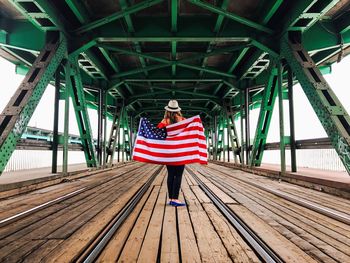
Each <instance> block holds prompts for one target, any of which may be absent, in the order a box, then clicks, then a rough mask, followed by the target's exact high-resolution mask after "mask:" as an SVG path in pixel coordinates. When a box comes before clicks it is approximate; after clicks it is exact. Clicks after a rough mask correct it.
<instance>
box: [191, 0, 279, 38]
mask: <svg viewBox="0 0 350 263" xmlns="http://www.w3.org/2000/svg"><path fill="white" fill-rule="evenodd" d="M188 1H189V2H190V3H192V4H194V5H197V6H200V7H202V8H204V9H207V10H209V11H211V12H213V13H216V14H219V15H223V16H225V17H227V18H229V19H232V20H234V21H236V22H238V23H241V24H243V25H246V26H249V27H252V28H254V29H256V30H259V31H262V32H265V33H268V34H273V30H272V29H270V28H268V27H266V26H263V25H261V24H259V23H256V22H254V21H251V20H249V19H246V18H244V17H241V16H238V15H235V14H233V13H230V12H228V11H226V10H224V9H222V8H219V7H217V6H214V5H211V4H209V3H207V2H202V1H200V0H188Z"/></svg>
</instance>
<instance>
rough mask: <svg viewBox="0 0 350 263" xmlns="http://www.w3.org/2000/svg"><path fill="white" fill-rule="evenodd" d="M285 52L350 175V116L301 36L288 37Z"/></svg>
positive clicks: (284, 55) (283, 48) (283, 49)
mask: <svg viewBox="0 0 350 263" xmlns="http://www.w3.org/2000/svg"><path fill="white" fill-rule="evenodd" d="M281 53H282V55H283V57H284V58H285V59H286V60H287V62H288V64H289V66H290V67H291V69H292V70H293V72H294V74H295V76H296V77H297V79H298V81H299V83H300V85H301V87H302V88H303V90H304V92H305V94H306V96H307V98H308V99H309V101H310V103H311V105H312V107H313V109H314V111H315V113H316V115H317V117H318V118H319V120H320V122H321V124H322V126H323V128H324V129H325V131H326V133H327V135H328V136H329V138H330V140H331V142H332V145H333V147H334V149H335V150H336V151H337V153H338V155H339V157H340V159H341V160H342V162H343V164H344V166H345V168H346V170H347V172H348V173H349V174H350V117H349V115H348V113H347V112H346V110H345V108H344V107H343V105H342V104H341V103H340V101H339V100H338V98H337V96H336V95H335V93H334V92H333V91H332V89H331V88H330V86H329V85H328V83H327V82H326V80H325V79H324V78H323V76H322V74H321V72H320V70H319V69H318V68H317V67H316V65H315V63H314V61H313V60H312V59H311V57H310V56H309V54H308V53H307V52H306V51H305V49H304V48H303V46H302V45H301V44H300V42H299V41H298V39H297V38H296V37H294V36H293V35H291V36H289V37H288V36H285V38H284V39H283V40H282V43H281Z"/></svg>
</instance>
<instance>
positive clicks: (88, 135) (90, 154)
mask: <svg viewBox="0 0 350 263" xmlns="http://www.w3.org/2000/svg"><path fill="white" fill-rule="evenodd" d="M69 62H70V63H69V66H70V67H71V69H70V71H69V72H70V75H69V83H66V85H67V84H68V87H69V90H70V96H71V98H72V101H73V106H74V112H75V116H76V119H77V123H78V128H79V133H80V138H81V143H82V145H83V148H84V154H85V160H86V164H87V166H88V167H97V166H98V162H97V157H96V149H95V144H94V141H93V137H92V131H91V125H90V119H89V114H88V111H87V104H86V100H85V94H84V89H83V83H82V81H81V76H80V70H79V66H78V58H77V57H73V58H70V59H69Z"/></svg>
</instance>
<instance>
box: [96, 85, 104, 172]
mask: <svg viewBox="0 0 350 263" xmlns="http://www.w3.org/2000/svg"><path fill="white" fill-rule="evenodd" d="M103 107H104V106H103V91H102V89H100V90H99V92H98V111H97V122H98V124H97V159H98V162H99V163H100V165H101V166H102V165H103V164H102V149H103V147H102V144H103V138H102V133H103V117H102V115H103Z"/></svg>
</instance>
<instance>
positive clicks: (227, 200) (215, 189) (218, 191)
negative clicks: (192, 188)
mask: <svg viewBox="0 0 350 263" xmlns="http://www.w3.org/2000/svg"><path fill="white" fill-rule="evenodd" d="M197 176H198V178H199V179H200V180H201V181H202V182H203V183H205V185H206V186H208V187H209V188H210V190H212V191H213V192H214V194H216V195H217V196H218V197H219V198H220V199H221V200H222V201H223V202H224V203H225V204H237V201H236V200H234V199H233V198H232V197H231V196H229V195H228V194H226V193H225V192H224V191H223V190H221V189H220V188H219V187H217V186H216V185H214V184H213V183H212V182H211V181H209V180H208V179H207V178H205V176H203V175H201V174H197ZM190 177H192V176H190Z"/></svg>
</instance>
